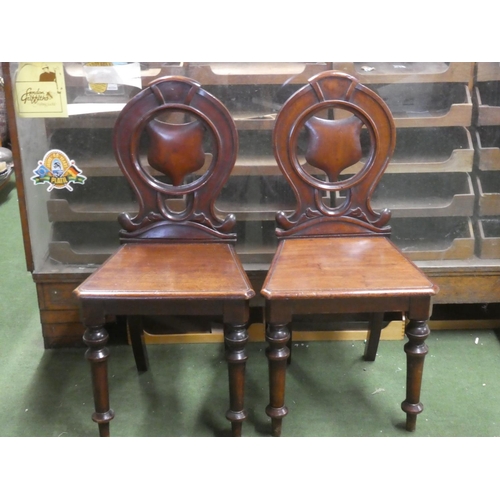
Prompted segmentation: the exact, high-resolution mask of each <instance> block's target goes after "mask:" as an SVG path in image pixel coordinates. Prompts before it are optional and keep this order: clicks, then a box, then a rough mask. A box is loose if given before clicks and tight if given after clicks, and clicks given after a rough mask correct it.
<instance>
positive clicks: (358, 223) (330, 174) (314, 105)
mask: <svg viewBox="0 0 500 500" xmlns="http://www.w3.org/2000/svg"><path fill="white" fill-rule="evenodd" d="M363 134H364V136H363ZM363 137H365V138H366V139H369V144H368V145H367V144H364V142H363V140H362V138H363ZM395 144H396V128H395V125H394V120H393V117H392V114H391V112H390V110H389V108H388V106H387V105H386V104H385V102H384V101H383V100H382V99H381V98H380V97H379V96H378V95H377V94H376V93H375V92H373V91H372V90H370V89H368V88H367V87H365V86H364V85H362V84H360V83H359V81H358V80H357V79H356V78H354V77H352V76H350V75H347V74H345V73H341V72H338V71H326V72H323V73H320V74H318V75H316V76H314V77H313V78H311V79H310V80H309V82H308V84H307V85H305V86H304V87H302V88H301V89H299V90H298V91H297V92H296V93H294V94H293V95H292V96H291V97H290V98H289V99H288V100H287V101H286V102H285V104H284V105H283V107H282V108H281V110H280V112H279V114H278V116H277V118H276V124H275V127H274V132H273V146H274V154H275V157H276V161H277V162H278V166H279V167H280V169H281V171H282V172H283V174H284V176H285V178H286V179H287V181H288V183H289V184H290V186H291V187H292V189H293V191H294V193H295V197H296V199H297V205H296V208H295V211H294V212H292V213H289V214H286V213H284V212H278V213H277V215H276V222H277V229H276V235H277V237H278V238H279V239H281V238H300V237H316V236H318V237H321V236H331V235H389V234H390V231H391V228H390V226H389V225H388V222H389V219H390V215H391V214H390V211H389V210H388V209H384V210H382V211H381V212H380V213H377V212H375V211H374V210H373V209H372V207H371V205H370V198H371V196H372V194H373V191H374V190H375V188H376V186H377V184H378V182H379V181H380V178H381V176H382V174H383V173H384V170H385V169H386V167H387V164H388V163H389V160H390V158H391V156H392V154H393V152H394V147H395Z"/></svg>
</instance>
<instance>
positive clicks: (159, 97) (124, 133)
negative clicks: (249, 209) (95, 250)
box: [113, 76, 238, 243]
mask: <svg viewBox="0 0 500 500" xmlns="http://www.w3.org/2000/svg"><path fill="white" fill-rule="evenodd" d="M113 147H114V152H115V157H116V160H117V162H118V165H119V167H120V168H121V170H122V172H123V174H124V176H125V178H126V179H127V181H128V182H129V184H130V185H131V187H132V188H133V190H134V192H135V195H136V198H137V201H138V213H137V214H136V215H130V214H125V213H124V214H121V215H120V217H119V222H120V224H121V226H122V228H123V229H122V230H121V231H120V240H121V242H125V241H127V242H130V241H133V242H144V241H148V240H151V239H153V240H155V241H165V242H179V241H198V242H202V241H209V242H219V241H220V242H226V243H227V242H233V243H234V242H235V241H236V234H235V233H233V232H232V230H233V228H234V225H235V222H236V220H235V217H234V215H232V214H229V215H227V216H225V218H224V219H221V218H220V216H219V214H218V213H217V212H216V210H215V201H216V198H217V196H218V195H219V193H220V191H221V189H222V188H223V186H224V184H225V183H226V181H227V179H228V177H229V175H230V173H231V170H232V168H233V166H234V164H235V161H236V156H237V152H238V135H237V131H236V126H235V123H234V121H233V119H232V117H231V115H230V114H229V112H228V110H227V109H226V107H225V106H224V105H223V104H222V103H221V102H220V101H219V100H218V99H216V98H215V97H214V96H212V95H211V94H209V93H208V92H206V91H205V90H204V89H202V88H201V86H200V84H199V83H198V82H196V81H194V80H192V79H189V78H186V77H182V76H169V77H165V78H161V79H158V80H156V81H154V82H152V83H151V84H150V85H149V86H148V87H146V88H144V89H143V90H142V91H141V92H139V93H138V94H137V95H136V96H135V97H133V98H132V99H131V100H130V101H129V102H128V103H127V104H126V105H125V107H124V108H123V110H122V111H121V113H120V115H119V116H118V119H117V121H116V124H115V127H114V136H113Z"/></svg>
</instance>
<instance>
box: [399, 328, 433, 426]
mask: <svg viewBox="0 0 500 500" xmlns="http://www.w3.org/2000/svg"><path fill="white" fill-rule="evenodd" d="M429 333H430V330H429V327H428V325H427V322H426V321H417V320H410V321H409V323H408V325H407V326H406V336H407V337H408V342H407V343H406V344H405V347H404V350H405V352H406V359H407V374H406V399H405V400H404V401H403V402H402V403H401V408H402V410H403V411H404V412H405V413H406V429H407V430H408V431H414V430H415V428H416V424H417V415H419V414H420V413H422V411H423V409H424V406H423V405H422V403H421V402H420V390H421V387H422V373H423V369H424V359H425V356H426V354H427V353H428V352H429V348H428V347H427V345H426V344H425V339H427V337H428V336H429Z"/></svg>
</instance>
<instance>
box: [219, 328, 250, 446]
mask: <svg viewBox="0 0 500 500" xmlns="http://www.w3.org/2000/svg"><path fill="white" fill-rule="evenodd" d="M247 342H248V331H247V328H246V325H229V324H226V325H224V343H225V348H226V349H225V353H226V361H227V364H228V365H227V366H228V374H229V410H228V411H227V413H226V418H227V419H228V420H229V421H230V422H231V430H232V435H233V437H240V436H241V434H242V427H243V422H244V420H245V419H246V417H247V412H246V410H245V406H244V405H245V367H246V361H247V359H248V356H247V353H246V344H247Z"/></svg>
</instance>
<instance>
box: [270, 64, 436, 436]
mask: <svg viewBox="0 0 500 500" xmlns="http://www.w3.org/2000/svg"><path fill="white" fill-rule="evenodd" d="M318 114H321V117H319V116H317V115H318ZM325 115H327V117H326V118H325ZM362 133H364V134H367V135H368V138H369V142H370V149H369V151H368V152H364V150H363V145H362V141H361V138H360V137H361V134H362ZM395 141H396V129H395V125H394V121H393V118H392V115H391V113H390V111H389V108H388V107H387V105H386V104H385V103H384V101H383V100H382V99H381V98H380V97H379V96H378V95H377V94H375V92H373V91H371V90H370V89H368V88H366V87H364V86H363V85H361V84H360V83H359V82H358V81H357V80H356V79H355V78H353V77H351V76H350V75H347V74H344V73H340V72H337V71H328V72H324V73H321V74H319V75H316V76H315V77H313V78H311V79H310V80H309V83H308V84H307V85H305V86H304V87H302V88H301V89H299V90H298V91H297V92H296V93H295V94H294V95H292V96H291V97H290V98H289V99H288V100H287V101H286V103H285V104H284V105H283V107H282V109H281V110H280V112H279V114H278V116H277V118H276V123H275V128H274V132H273V145H274V154H275V157H276V160H277V163H278V165H279V167H280V169H281V171H282V173H283V175H284V176H285V178H286V179H287V181H288V183H289V184H290V186H291V187H292V189H293V191H294V193H295V196H296V199H297V204H296V208H295V210H294V211H293V212H292V213H284V212H278V213H277V214H276V224H277V228H276V235H277V237H278V240H279V243H278V248H277V251H276V254H275V256H274V258H273V261H272V263H271V265H270V268H269V271H268V274H267V277H266V279H265V281H264V284H263V287H262V290H261V293H262V295H263V296H264V297H265V301H266V322H267V331H266V340H267V342H268V348H267V350H266V355H267V357H268V363H269V384H270V403H269V405H268V406H267V408H266V412H267V414H268V416H269V417H271V421H272V434H273V435H274V436H280V435H281V428H282V420H283V418H284V417H285V416H286V415H287V413H288V409H287V407H286V406H285V378H286V367H287V363H288V361H289V358H290V348H291V325H292V319H293V316H294V315H305V314H311V315H312V314H336V313H370V314H371V321H370V331H369V337H368V341H367V344H366V349H365V354H364V358H365V359H366V360H371V361H373V360H374V359H375V355H376V352H377V347H378V342H379V338H380V332H381V328H382V320H383V316H384V313H386V312H403V313H406V315H407V317H408V318H409V322H408V324H407V326H406V335H407V337H408V342H407V344H406V345H405V348H404V350H405V352H406V354H407V365H408V367H407V390H406V399H405V400H404V402H403V403H402V409H403V411H404V412H405V413H406V415H407V417H406V428H407V429H408V430H410V431H412V430H414V429H415V425H416V418H417V415H418V414H419V413H420V412H421V411H422V409H423V406H422V404H421V402H420V388H421V381H422V369H423V363H424V357H425V355H426V353H427V346H426V345H425V339H426V338H427V336H428V335H429V328H428V326H427V320H428V318H429V316H430V311H431V299H432V296H433V295H435V294H436V293H437V291H438V289H437V287H436V286H435V285H434V284H433V283H431V282H430V281H429V280H428V279H427V277H426V276H425V275H424V274H423V273H422V272H421V271H420V270H419V269H418V268H417V267H416V266H415V265H414V264H413V263H412V262H411V261H409V260H408V259H407V258H406V257H405V256H404V255H403V253H402V252H401V251H400V250H399V249H398V248H397V247H396V246H395V245H394V244H392V243H391V242H390V240H389V236H390V232H391V228H390V226H389V220H390V211H389V210H387V209H385V210H382V211H381V212H380V213H378V212H375V211H374V210H373V209H372V207H371V205H370V197H371V195H372V193H373V191H374V190H375V188H376V186H377V183H378V182H379V180H380V178H381V176H382V174H383V172H384V170H385V169H386V167H387V164H388V162H389V160H390V158H391V156H392V154H393V152H394V147H395ZM304 142H305V144H306V145H305V146H304ZM301 148H302V149H301ZM299 153H300V154H299ZM302 158H305V161H304V160H303V159H302ZM318 172H319V174H318ZM325 192H327V193H329V194H330V199H331V200H332V201H331V202H330V203H329V204H328V205H327V204H326V203H325V201H324V200H325V197H324V193H325ZM340 192H343V193H345V196H344V198H339V199H340V200H343V201H340V202H338V203H337V202H336V201H335V200H336V195H337V194H339V193H340Z"/></svg>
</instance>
